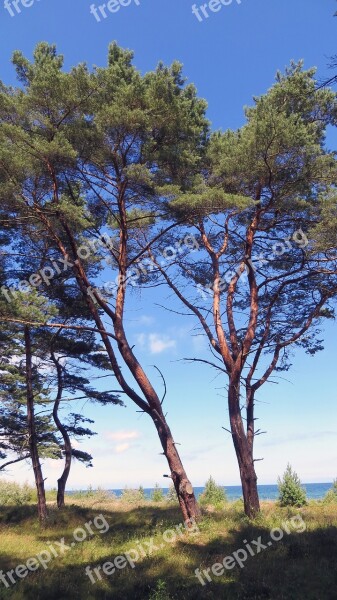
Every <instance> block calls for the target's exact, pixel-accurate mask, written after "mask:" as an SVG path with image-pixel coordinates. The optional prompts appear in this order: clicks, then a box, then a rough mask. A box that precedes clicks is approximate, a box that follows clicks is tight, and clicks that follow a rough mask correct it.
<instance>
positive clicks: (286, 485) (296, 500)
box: [277, 464, 307, 508]
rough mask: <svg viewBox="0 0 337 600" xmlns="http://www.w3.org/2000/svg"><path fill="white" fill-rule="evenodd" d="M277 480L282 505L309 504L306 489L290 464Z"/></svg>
mask: <svg viewBox="0 0 337 600" xmlns="http://www.w3.org/2000/svg"><path fill="white" fill-rule="evenodd" d="M277 481H278V489H279V502H280V505H281V506H297V507H298V508H299V507H301V506H304V505H305V504H307V496H306V491H305V489H304V488H303V487H302V485H301V481H300V478H299V476H298V475H297V473H295V471H293V470H292V468H291V465H290V464H288V465H287V468H286V470H285V472H284V474H283V477H282V479H280V477H279V478H278V480H277Z"/></svg>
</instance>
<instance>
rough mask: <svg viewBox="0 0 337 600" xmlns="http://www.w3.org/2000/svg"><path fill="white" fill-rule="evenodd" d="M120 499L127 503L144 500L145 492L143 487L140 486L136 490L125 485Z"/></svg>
mask: <svg viewBox="0 0 337 600" xmlns="http://www.w3.org/2000/svg"><path fill="white" fill-rule="evenodd" d="M121 500H122V501H123V502H127V504H137V503H138V502H144V500H145V494H144V490H143V488H142V487H141V486H140V487H139V489H138V490H130V489H129V488H128V487H127V486H126V487H125V488H124V490H123V492H122V495H121Z"/></svg>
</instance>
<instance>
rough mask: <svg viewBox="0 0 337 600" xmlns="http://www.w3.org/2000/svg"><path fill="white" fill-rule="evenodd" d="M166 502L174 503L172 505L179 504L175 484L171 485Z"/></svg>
mask: <svg viewBox="0 0 337 600" xmlns="http://www.w3.org/2000/svg"><path fill="white" fill-rule="evenodd" d="M166 500H167V502H172V504H178V496H177V492H176V489H175V487H174V485H173V483H171V485H170V487H169V489H168V492H167V494H166Z"/></svg>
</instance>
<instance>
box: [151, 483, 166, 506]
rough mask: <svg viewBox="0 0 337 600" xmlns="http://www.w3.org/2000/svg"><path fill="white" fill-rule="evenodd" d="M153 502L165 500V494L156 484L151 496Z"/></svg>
mask: <svg viewBox="0 0 337 600" xmlns="http://www.w3.org/2000/svg"><path fill="white" fill-rule="evenodd" d="M151 500H152V502H162V501H163V500H164V492H163V490H162V489H161V488H160V487H159V485H158V483H156V485H155V486H154V490H153V492H152V494H151Z"/></svg>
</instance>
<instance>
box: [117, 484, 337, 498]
mask: <svg viewBox="0 0 337 600" xmlns="http://www.w3.org/2000/svg"><path fill="white" fill-rule="evenodd" d="M303 487H304V489H305V490H306V492H307V498H308V499H309V500H321V499H322V498H324V496H325V494H326V492H327V491H328V490H329V489H331V487H332V483H303ZM224 488H225V490H226V494H227V498H228V500H229V501H234V500H238V499H239V498H242V489H241V486H240V485H228V486H224ZM109 491H110V492H114V494H116V496H117V497H119V496H121V495H122V493H123V490H121V489H118V490H109ZM163 491H164V493H166V492H167V489H164V488H163ZM194 491H195V494H196V497H197V498H198V497H199V496H200V494H202V492H203V491H204V487H195V488H194ZM258 491H259V496H260V500H277V498H278V487H277V485H259V486H258ZM152 492H153V488H145V489H144V493H145V496H146V497H147V498H150V497H151V494H152Z"/></svg>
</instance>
